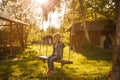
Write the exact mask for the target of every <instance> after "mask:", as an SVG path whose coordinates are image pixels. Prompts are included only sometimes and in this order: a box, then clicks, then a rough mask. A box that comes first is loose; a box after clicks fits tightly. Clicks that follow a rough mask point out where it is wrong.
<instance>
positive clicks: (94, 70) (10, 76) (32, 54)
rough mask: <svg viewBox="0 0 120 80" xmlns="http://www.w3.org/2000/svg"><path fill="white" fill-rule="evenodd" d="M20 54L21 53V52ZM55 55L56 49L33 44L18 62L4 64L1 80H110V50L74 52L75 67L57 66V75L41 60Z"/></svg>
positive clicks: (55, 64) (17, 58) (72, 52)
mask: <svg viewBox="0 0 120 80" xmlns="http://www.w3.org/2000/svg"><path fill="white" fill-rule="evenodd" d="M18 53H19V52H18ZM46 53H47V55H48V56H49V55H51V54H52V46H40V45H32V46H28V48H26V49H25V51H24V52H23V53H21V54H18V55H17V56H16V58H15V59H9V60H4V61H3V60H2V61H1V62H0V80H100V79H105V80H107V76H108V74H109V71H110V70H111V56H110V51H108V50H105V49H99V48H92V49H88V48H87V49H82V50H80V51H77V52H74V51H71V53H70V60H71V61H73V64H68V65H64V67H63V68H62V69H61V64H60V63H54V66H55V72H54V74H52V75H47V73H46V71H47V69H48V67H47V63H44V62H43V61H41V60H39V59H38V56H41V55H46ZM68 57H69V47H68V46H66V47H65V48H64V58H63V59H65V60H68Z"/></svg>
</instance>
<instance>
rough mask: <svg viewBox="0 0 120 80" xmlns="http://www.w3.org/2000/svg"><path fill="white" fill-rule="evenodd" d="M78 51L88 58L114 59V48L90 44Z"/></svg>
mask: <svg viewBox="0 0 120 80" xmlns="http://www.w3.org/2000/svg"><path fill="white" fill-rule="evenodd" d="M76 52H78V53H80V54H82V55H83V56H85V57H87V59H88V60H112V50H107V49H104V48H99V47H95V46H89V45H88V46H85V47H83V48H82V49H80V50H78V51H76Z"/></svg>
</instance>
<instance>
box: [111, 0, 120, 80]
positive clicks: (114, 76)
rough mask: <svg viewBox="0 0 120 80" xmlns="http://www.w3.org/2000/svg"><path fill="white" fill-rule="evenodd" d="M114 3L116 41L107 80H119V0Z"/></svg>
mask: <svg viewBox="0 0 120 80" xmlns="http://www.w3.org/2000/svg"><path fill="white" fill-rule="evenodd" d="M115 3H116V39H115V45H114V49H113V64H112V71H111V74H110V77H109V80H120V0H115Z"/></svg>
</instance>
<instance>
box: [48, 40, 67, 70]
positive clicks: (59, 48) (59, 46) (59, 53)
mask: <svg viewBox="0 0 120 80" xmlns="http://www.w3.org/2000/svg"><path fill="white" fill-rule="evenodd" d="M64 47H65V45H64V43H62V42H61V41H59V42H57V43H55V44H53V54H52V55H51V56H49V57H48V68H49V69H51V70H52V71H54V64H53V62H54V60H59V59H62V58H63V48H64Z"/></svg>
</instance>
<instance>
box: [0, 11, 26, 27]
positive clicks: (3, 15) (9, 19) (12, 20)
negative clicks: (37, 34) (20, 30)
mask: <svg viewBox="0 0 120 80" xmlns="http://www.w3.org/2000/svg"><path fill="white" fill-rule="evenodd" d="M0 19H2V20H5V21H8V22H14V23H18V24H22V25H28V24H27V23H25V22H23V21H21V20H18V19H15V18H12V17H10V16H8V15H5V14H2V13H0Z"/></svg>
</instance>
